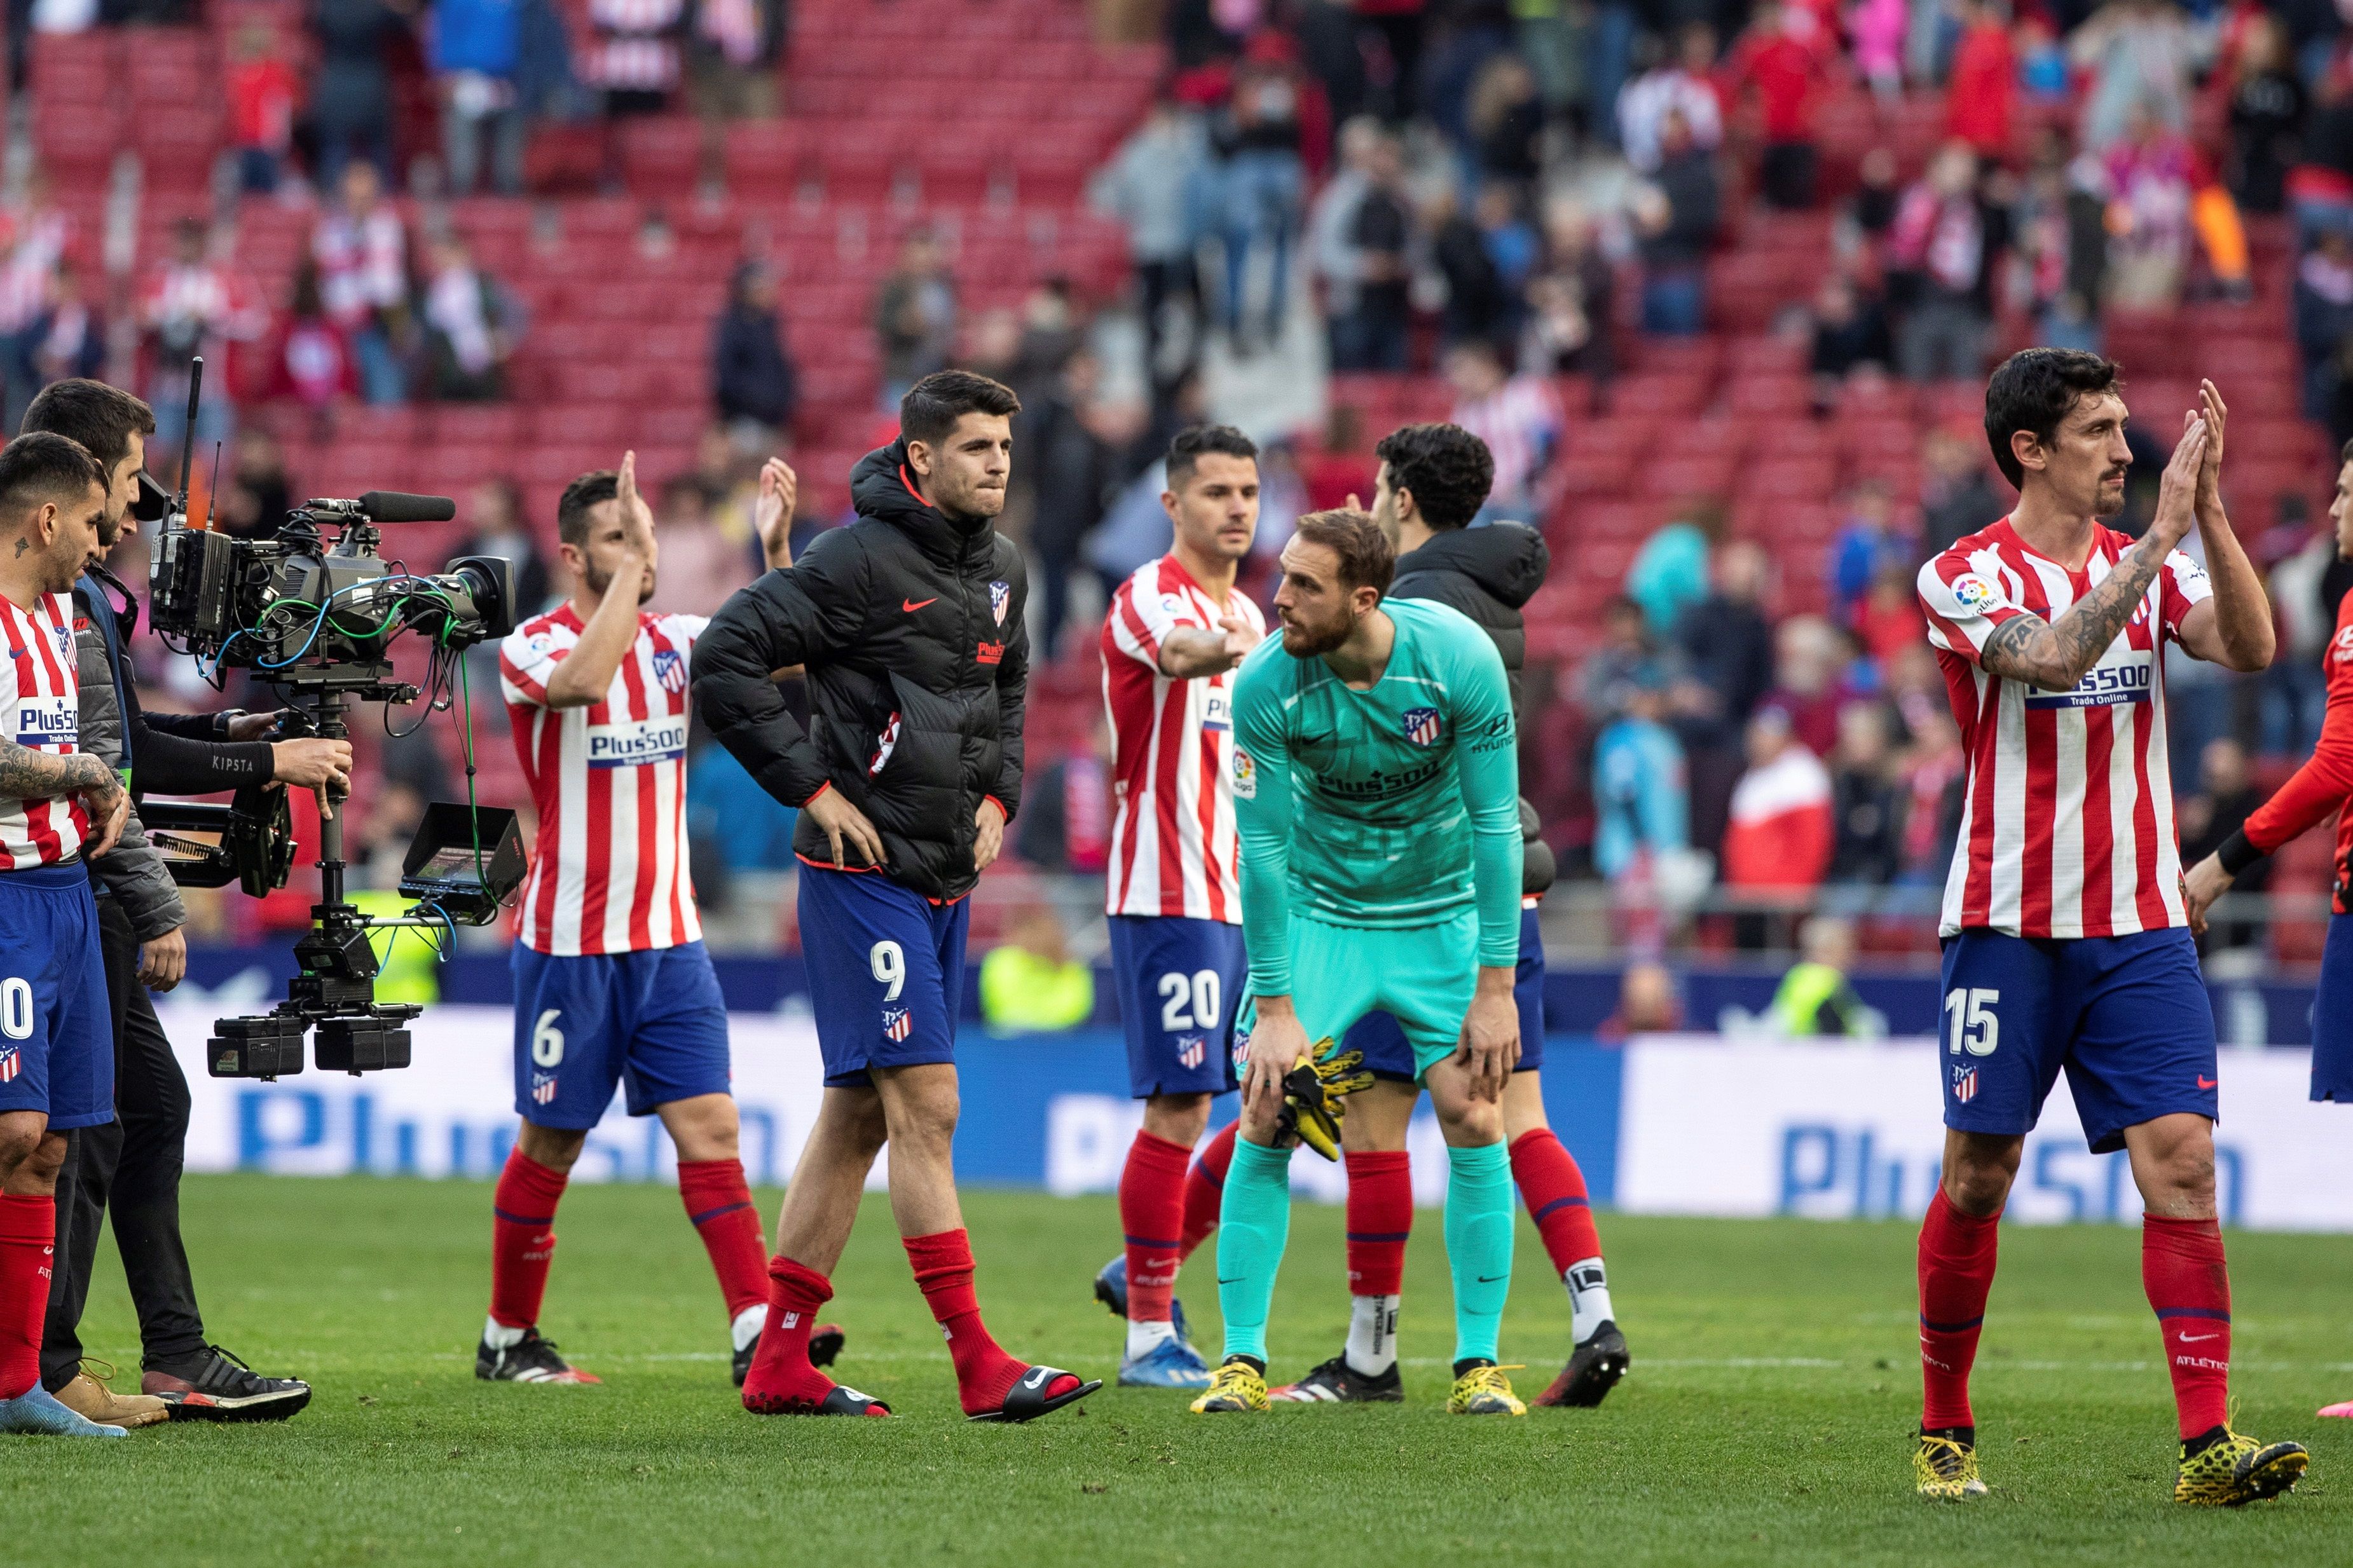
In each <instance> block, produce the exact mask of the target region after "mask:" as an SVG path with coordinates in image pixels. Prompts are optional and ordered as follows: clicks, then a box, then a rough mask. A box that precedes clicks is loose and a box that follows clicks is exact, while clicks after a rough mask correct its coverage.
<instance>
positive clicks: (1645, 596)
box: [1626, 499, 1725, 637]
mask: <svg viewBox="0 0 2353 1568" xmlns="http://www.w3.org/2000/svg"><path fill="white" fill-rule="evenodd" d="M1724 528H1725V514H1724V504H1723V503H1722V502H1721V501H1718V500H1713V499H1702V500H1694V501H1691V502H1688V503H1687V504H1685V505H1684V506H1683V509H1682V510H1680V511H1679V512H1677V513H1676V515H1675V516H1674V517H1673V518H1672V520H1671V521H1668V522H1667V524H1666V525H1665V526H1664V527H1662V528H1661V529H1659V530H1658V531H1656V532H1654V533H1652V534H1651V537H1650V538H1648V539H1646V540H1644V541H1642V547H1641V549H1640V550H1638V551H1636V552H1635V553H1634V560H1633V563H1632V564H1631V565H1630V566H1629V567H1628V568H1627V569H1626V592H1627V593H1628V594H1629V595H1631V596H1632V597H1633V598H1634V599H1635V601H1636V602H1638V603H1639V604H1641V606H1642V614H1643V615H1644V616H1647V617H1649V619H1650V623H1651V636H1653V637H1666V636H1668V635H1669V634H1670V633H1672V632H1673V630H1674V629H1675V622H1676V619H1677V617H1678V616H1681V615H1682V614H1683V607H1684V606H1685V605H1691V604H1695V603H1697V602H1698V601H1699V600H1700V599H1703V598H1704V597H1705V596H1706V595H1707V584H1708V553H1709V552H1710V551H1712V550H1713V549H1714V548H1715V545H1716V543H1717V542H1718V541H1720V540H1722V539H1723V537H1724Z"/></svg>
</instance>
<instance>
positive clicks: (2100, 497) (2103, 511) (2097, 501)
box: [2092, 470, 2127, 517]
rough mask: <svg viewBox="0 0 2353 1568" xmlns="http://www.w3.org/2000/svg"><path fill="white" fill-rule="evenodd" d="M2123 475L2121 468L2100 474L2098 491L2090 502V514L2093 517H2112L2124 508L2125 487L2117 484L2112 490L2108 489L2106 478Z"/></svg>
mask: <svg viewBox="0 0 2353 1568" xmlns="http://www.w3.org/2000/svg"><path fill="white" fill-rule="evenodd" d="M2124 477H2125V476H2124V474H2123V472H2122V471H2121V470H2120V471H2118V472H2116V473H2115V474H2102V475H2101V476H2100V488H2099V491H2098V494H2097V495H2096V497H2095V498H2094V500H2093V502H2092V515H2093V516H2094V517H2114V516H2116V514H2117V513H2118V512H2120V511H2122V510H2125V492H2126V488H2127V487H2126V486H2125V485H2118V486H2117V487H2116V489H2113V490H2111V489H2108V480H2110V479H2123V478H2124Z"/></svg>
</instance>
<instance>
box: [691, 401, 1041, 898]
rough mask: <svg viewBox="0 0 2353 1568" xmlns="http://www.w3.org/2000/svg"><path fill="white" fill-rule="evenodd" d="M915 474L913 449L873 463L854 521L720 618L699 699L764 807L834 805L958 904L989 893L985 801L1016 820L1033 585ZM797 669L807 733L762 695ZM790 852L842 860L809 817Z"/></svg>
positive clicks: (899, 448) (856, 487) (917, 881)
mask: <svg viewBox="0 0 2353 1568" xmlns="http://www.w3.org/2000/svg"><path fill="white" fill-rule="evenodd" d="M906 456H907V454H906V447H905V444H904V443H903V442H893V443H892V445H890V446H888V447H881V449H879V450H877V451H873V452H870V453H868V454H867V455H866V456H865V458H862V459H861V460H860V462H859V465H858V467H857V468H856V469H855V470H853V471H852V473H851V475H850V481H849V482H850V496H851V499H852V500H853V501H854V502H855V504H856V506H857V508H858V520H857V521H855V522H852V523H850V524H849V526H848V527H846V528H837V529H831V530H828V531H826V532H824V533H822V534H819V535H818V538H817V540H816V542H814V543H812V544H811V545H810V546H809V547H808V550H807V552H806V553H804V554H803V555H802V557H801V559H800V560H799V562H798V563H796V564H795V565H794V566H792V567H791V568H790V569H789V570H787V571H783V572H771V573H769V574H767V575H766V576H765V577H762V578H761V579H759V581H757V582H755V583H754V584H752V585H751V586H750V587H748V588H744V589H743V590H742V591H741V592H739V593H737V594H736V595H735V596H734V597H733V598H731V599H729V600H728V601H727V603H726V605H725V606H724V607H723V608H722V609H721V610H720V612H719V614H718V615H717V616H714V617H712V622H711V625H710V626H709V627H708V628H707V629H706V630H705V631H704V632H703V634H702V637H700V638H698V639H697V640H696V642H695V645H694V662H693V670H694V698H695V701H696V702H697V703H698V704H699V705H700V706H701V708H702V717H703V721H704V722H706V723H708V724H709V725H710V726H711V730H712V733H713V734H714V735H716V736H717V737H718V738H719V740H720V742H721V743H722V744H723V745H725V746H726V748H727V749H728V750H729V751H731V752H733V753H735V756H736V758H737V760H739V761H740V762H742V763H743V764H744V768H745V769H746V770H747V771H749V772H750V773H751V774H752V776H753V777H754V778H755V779H757V780H758V781H759V782H760V784H761V786H762V787H763V788H765V789H766V790H767V792H768V793H769V794H770V795H775V796H776V798H777V799H778V800H781V801H783V802H785V803H786V805H802V804H803V803H805V802H806V801H807V800H808V798H809V797H810V796H811V795H816V794H817V793H818V791H819V790H822V789H824V788H825V787H826V786H828V784H829V785H831V786H832V787H833V788H835V789H837V790H839V791H840V792H841V794H842V795H843V796H844V797H845V798H846V799H848V800H849V803H850V804H851V805H855V806H857V807H858V809H859V810H860V811H862V812H864V813H865V814H866V816H867V817H868V819H869V820H871V822H872V823H873V824H874V826H875V827H876V829H877V830H879V831H880V832H881V836H882V848H883V854H884V864H883V869H884V870H885V871H886V872H887V873H888V874H889V875H890V877H891V878H892V880H893V881H896V882H899V883H901V884H902V885H903V886H905V887H907V888H910V889H913V890H914V891H916V892H919V893H922V894H923V895H924V896H925V897H926V898H933V899H956V898H961V897H963V896H964V895H965V893H968V892H970V891H971V890H972V886H973V884H974V883H975V882H976V881H977V880H978V879H979V877H978V873H977V872H976V871H975V870H974V868H973V859H972V846H973V833H974V827H973V814H974V813H975V812H976V811H977V810H978V809H979V807H980V803H981V801H982V799H983V798H984V797H993V798H994V799H995V800H996V801H997V805H1000V806H1002V807H1003V808H1004V810H1005V815H1006V816H1007V817H1008V819H1010V818H1011V817H1012V816H1013V814H1014V813H1015V811H1016V810H1018V808H1019V806H1020V804H1021V711H1022V694H1023V689H1024V688H1025V687H1026V685H1027V683H1028V678H1029V635H1028V633H1027V632H1025V631H1024V630H1023V628H1022V617H1023V615H1024V613H1025V611H1026V610H1027V609H1028V607H1029V579H1028V578H1027V576H1026V575H1025V574H1024V573H1023V570H1022V564H1021V552H1020V551H1019V550H1018V549H1016V548H1015V547H1014V545H1013V543H1012V542H1011V541H1009V540H1007V539H1005V538H1003V537H1001V536H1000V535H999V534H998V533H997V530H996V529H995V528H994V527H993V526H992V525H990V524H988V523H987V522H982V523H979V524H976V525H960V524H957V523H955V522H951V521H949V520H948V519H947V518H946V517H944V516H943V515H942V514H941V513H940V512H939V511H938V510H935V509H934V508H933V507H930V506H927V505H925V504H924V502H923V500H921V499H920V498H919V497H917V496H916V494H915V492H914V490H913V488H912V487H911V486H910V485H909V484H908V482H907V476H906V470H905V463H906ZM793 665H803V666H806V667H807V678H808V693H809V728H808V729H807V730H806V731H804V730H803V729H802V728H801V726H800V724H799V723H798V722H797V721H796V720H795V719H794V718H793V716H792V713H791V711H790V710H788V709H787V708H786V706H785V700H784V697H783V694H782V693H780V692H779V691H778V690H777V689H776V683H775V681H773V680H772V679H769V676H770V672H771V671H774V670H778V669H783V668H788V667H790V666H793ZM793 847H794V848H795V849H796V850H797V851H798V852H799V853H801V854H802V855H805V856H807V857H808V858H810V859H812V860H818V861H823V862H826V863H828V864H829V863H830V862H831V860H832V858H833V851H832V849H831V847H829V846H828V843H827V841H826V837H825V834H824V833H823V831H821V830H820V829H819V828H818V825H817V824H816V822H814V821H813V820H811V819H810V818H809V817H808V816H806V815H804V816H802V818H801V821H800V826H798V828H797V830H796V831H795V833H794V837H793ZM848 852H849V851H848V847H847V846H845V847H844V853H845V854H847V853H848Z"/></svg>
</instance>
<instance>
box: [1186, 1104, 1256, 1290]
mask: <svg viewBox="0 0 2353 1568" xmlns="http://www.w3.org/2000/svg"><path fill="white" fill-rule="evenodd" d="M1241 1130H1242V1124H1241V1123H1240V1121H1229V1122H1227V1123H1226V1130H1225V1131H1223V1132H1220V1133H1219V1134H1218V1135H1217V1136H1216V1137H1215V1138H1212V1139H1210V1140H1209V1144H1208V1148H1206V1149H1203V1150H1202V1151H1201V1153H1200V1157H1199V1158H1198V1159H1197V1160H1195V1161H1194V1162H1193V1168H1192V1169H1191V1170H1189V1171H1187V1173H1185V1231H1184V1234H1183V1236H1181V1237H1179V1238H1178V1239H1177V1243H1176V1256H1177V1258H1179V1259H1180V1260H1182V1259H1184V1258H1190V1257H1192V1256H1193V1249H1194V1248H1195V1247H1198V1246H1200V1245H1201V1238H1202V1237H1206V1236H1208V1234H1209V1233H1210V1232H1211V1231H1213V1230H1215V1229H1217V1228H1218V1210H1219V1207H1220V1206H1221V1205H1223V1204H1224V1203H1225V1201H1226V1168H1227V1167H1228V1166H1229V1165H1231V1164H1232V1163H1234V1138H1235V1136H1236V1135H1237V1134H1239V1133H1240V1131H1241Z"/></svg>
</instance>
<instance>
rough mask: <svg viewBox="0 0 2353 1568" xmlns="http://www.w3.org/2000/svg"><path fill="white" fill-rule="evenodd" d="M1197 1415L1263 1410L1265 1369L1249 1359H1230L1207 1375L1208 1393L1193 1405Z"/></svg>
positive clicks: (1264, 1404)
mask: <svg viewBox="0 0 2353 1568" xmlns="http://www.w3.org/2000/svg"><path fill="white" fill-rule="evenodd" d="M1192 1408H1193V1414H1194V1415H1224V1414H1226V1413H1227V1412H1228V1411H1233V1410H1263V1409H1265V1408H1266V1368H1264V1367H1262V1366H1261V1365H1259V1364H1258V1363H1256V1362H1254V1361H1252V1360H1250V1357H1248V1356H1240V1355H1229V1356H1228V1357H1227V1358H1226V1359H1225V1362H1224V1364H1222V1365H1220V1366H1219V1368H1218V1370H1217V1371H1215V1372H1213V1373H1210V1374H1209V1391H1208V1393H1207V1394H1203V1395H1201V1397H1200V1398H1198V1399H1196V1400H1195V1401H1193V1406H1192Z"/></svg>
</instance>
